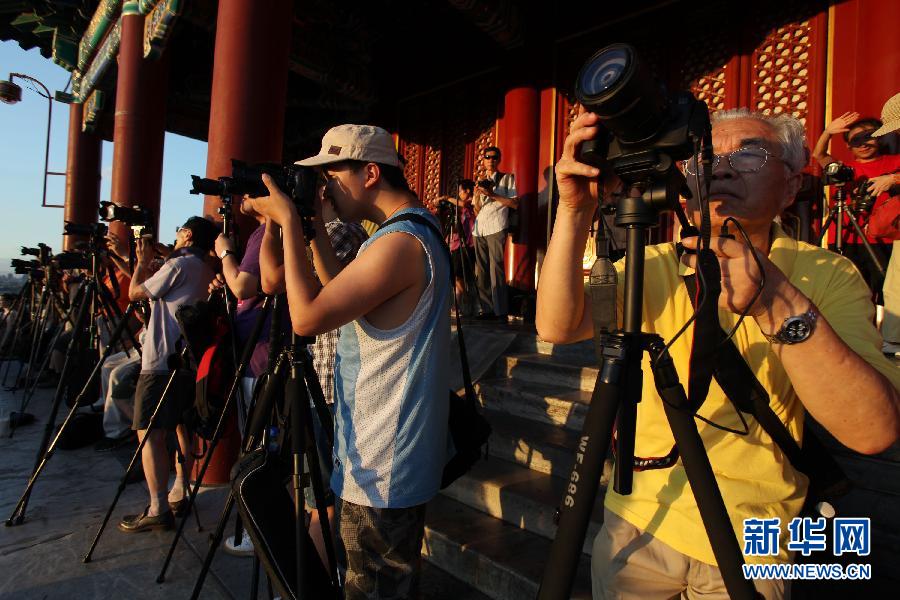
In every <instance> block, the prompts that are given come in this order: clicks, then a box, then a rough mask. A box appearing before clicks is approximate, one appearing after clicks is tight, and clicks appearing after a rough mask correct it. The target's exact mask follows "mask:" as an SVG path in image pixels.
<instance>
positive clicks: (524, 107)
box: [499, 85, 541, 292]
mask: <svg viewBox="0 0 900 600" xmlns="http://www.w3.org/2000/svg"><path fill="white" fill-rule="evenodd" d="M540 114H541V94H540V91H539V90H538V88H537V87H536V86H533V85H520V86H516V87H512V88H510V89H509V90H508V91H507V92H506V94H505V95H504V97H503V121H502V124H501V129H500V144H499V146H500V151H501V153H502V156H501V161H500V170H501V171H508V172H511V173H514V174H515V176H516V192H517V195H518V197H519V208H518V213H519V227H518V231H517V232H516V233H515V234H514V235H512V236H511V237H510V238H509V241H508V243H507V247H506V279H507V282H508V283H509V285H510V286H511V287H513V288H516V289H517V290H520V291H523V292H529V291H533V290H534V266H535V254H536V250H537V239H538V231H537V229H538V227H539V226H540V223H539V220H540V219H539V215H538V197H537V196H538V175H539V173H538V152H539V149H540Z"/></svg>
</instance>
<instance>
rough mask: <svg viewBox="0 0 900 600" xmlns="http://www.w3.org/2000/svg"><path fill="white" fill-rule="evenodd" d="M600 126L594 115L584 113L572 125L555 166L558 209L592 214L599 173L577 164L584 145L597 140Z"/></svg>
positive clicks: (596, 169)
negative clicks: (588, 211) (587, 211)
mask: <svg viewBox="0 0 900 600" xmlns="http://www.w3.org/2000/svg"><path fill="white" fill-rule="evenodd" d="M599 122H600V118H599V117H598V116H597V115H595V114H593V113H588V112H585V113H582V114H580V115H579V116H578V118H577V119H575V122H574V123H572V130H571V132H569V135H568V136H567V137H566V141H565V143H564V144H563V153H562V157H561V158H560V159H559V162H558V163H556V185H557V188H558V189H559V207H560V208H569V209H571V210H573V211H578V212H581V211H585V210H591V211H593V210H594V208H595V207H596V206H597V198H598V193H599V192H598V187H599V186H598V184H597V177H598V176H599V175H600V169H598V168H596V167H592V166H590V165H587V164H585V163H582V162H579V161H578V159H577V156H578V149H579V148H580V147H581V144H582V143H583V142H586V141H587V140H592V139H594V138H595V137H597V132H598V128H597V124H598V123H599Z"/></svg>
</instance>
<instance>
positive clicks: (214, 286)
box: [209, 273, 225, 294]
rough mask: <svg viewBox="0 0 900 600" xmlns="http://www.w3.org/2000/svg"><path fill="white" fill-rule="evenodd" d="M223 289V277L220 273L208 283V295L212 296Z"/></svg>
mask: <svg viewBox="0 0 900 600" xmlns="http://www.w3.org/2000/svg"><path fill="white" fill-rule="evenodd" d="M223 287H225V276H224V275H222V274H221V273H216V276H215V277H214V278H213V280H212V281H210V282H209V293H210V294H214V293H216V292H217V291H219V290H221V289H222V288H223Z"/></svg>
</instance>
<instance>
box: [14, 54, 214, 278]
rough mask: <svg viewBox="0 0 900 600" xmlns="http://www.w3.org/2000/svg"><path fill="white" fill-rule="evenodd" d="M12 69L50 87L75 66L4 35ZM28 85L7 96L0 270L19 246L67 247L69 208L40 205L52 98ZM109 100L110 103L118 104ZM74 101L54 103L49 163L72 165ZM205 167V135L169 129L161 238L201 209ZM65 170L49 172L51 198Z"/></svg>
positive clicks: (104, 190) (58, 85) (105, 175)
mask: <svg viewBox="0 0 900 600" xmlns="http://www.w3.org/2000/svg"><path fill="white" fill-rule="evenodd" d="M9 73H24V74H26V75H30V76H32V77H34V78H36V79H38V80H40V81H41V82H42V83H43V84H44V85H46V86H47V87H48V88H49V89H50V93H51V94H52V93H53V92H54V91H56V90H62V89H63V88H65V86H66V83H67V82H68V80H69V72H68V71H66V70H65V69H63V68H62V67H59V66H57V65H55V64H53V62H52V61H50V60H48V59H45V58H44V57H42V56H41V55H40V53H39V52H38V51H37V49H33V50H30V51H28V52H26V51H24V50H22V49H21V48H20V47H19V45H18V44H17V43H16V42H0V79H8V78H9ZM16 83H18V84H19V85H22V101H21V102H19V103H18V104H13V105H7V104H0V131H2V132H3V138H2V145H0V182H2V188H0V206H2V207H3V209H4V210H3V213H2V214H3V216H4V218H2V219H0V273H6V272H9V271H10V267H9V259H10V258H18V257H19V247H20V246H34V245H36V244H37V243H38V242H45V243H47V244H49V245H50V246H51V247H52V248H53V251H54V252H58V251H59V250H61V248H62V227H63V210H62V209H61V208H42V207H41V186H42V184H43V167H44V143H45V141H46V135H47V101H46V100H45V99H44V98H42V97H40V96H38V95H37V94H36V93H34V92H33V91H31V90H30V89H28V88H27V87H25V85H24V82H22V81H20V80H18V79H17V80H16ZM111 109H112V107H109V108H108V110H111ZM68 124H69V108H68V106H67V105H65V104H60V103H58V102H54V103H53V127H52V130H51V134H50V164H49V170H50V171H59V172H64V171H65V170H66V137H67V134H68ZM112 154H113V153H112V144H111V143H109V142H104V143H103V166H102V170H101V176H102V179H101V185H100V199H101V200H109V188H110V178H111V175H112ZM205 171H206V142H200V141H197V140H192V139H190V138H186V137H182V136H179V135H174V134H170V133H167V134H166V142H165V156H164V159H163V182H162V203H161V208H160V226H159V228H160V235H159V237H160V241H163V242H166V243H172V242H173V241H174V239H175V228H176V227H177V226H178V225H181V224H182V223H184V221H185V220H186V219H187V218H188V217H189V216H191V215H195V214H196V215H199V214H202V209H203V198H202V197H201V196H191V195H190V194H188V190H189V189H190V187H191V178H190V174H191V173H195V174H200V175H202V174H203V173H205ZM64 194H65V178H64V177H54V176H51V177H50V178H49V181H48V184H47V202H48V204H62V203H63V200H64Z"/></svg>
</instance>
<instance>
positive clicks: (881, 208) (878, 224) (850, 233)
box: [828, 154, 900, 244]
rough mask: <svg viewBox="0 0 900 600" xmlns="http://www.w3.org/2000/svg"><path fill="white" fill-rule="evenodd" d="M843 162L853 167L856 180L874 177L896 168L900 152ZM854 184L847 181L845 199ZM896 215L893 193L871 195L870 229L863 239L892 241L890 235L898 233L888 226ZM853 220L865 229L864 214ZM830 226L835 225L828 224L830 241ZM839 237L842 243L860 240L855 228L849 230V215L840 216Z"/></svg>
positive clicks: (898, 205)
mask: <svg viewBox="0 0 900 600" xmlns="http://www.w3.org/2000/svg"><path fill="white" fill-rule="evenodd" d="M846 164H847V166H849V167H853V170H854V171H855V172H856V177H857V180H859V179H860V178H863V177H866V178H869V179H871V178H872V177H878V176H879V175H885V174H887V173H893V172H895V171H898V170H900V155H897V154H885V155H883V156H879V157H878V158H876V159H875V160H872V161H869V162H859V161H856V160H850V161H847V163H846ZM855 185H856V184H855V183H852V184H849V183H848V184H847V195H848V198H847V200H848V201H850V200H852V199H851V198H849V194H850V189H851V187H855ZM898 215H900V202H898V199H897V197H896V196H894V197H893V198H892V197H891V196H888V194H887V192H884V193H882V194H879V196H878V198H876V199H875V205H874V206H873V208H872V213H871V214H870V215H868V217H869V218H868V222H869V224H870V225H869V229H871V232H870V231H868V230H867V231H866V239H867V240H868V241H869V243H871V244H889V243H891V242H892V241H894V238H895V237H898V234H897V232H893V233H892V232H891V230H892V229H893V228H892V227H890V223H891V222H892V221H893V220H894V218H896V217H897V216H898ZM857 220H858V222H859V225H860V227H863V228H864V229H865V224H866V218H865V215H861V216H860V217H859V218H858V219H857ZM834 230H835V227H834V225H832V226H831V230H830V231H829V232H828V241H829V243H832V244H833V243H834V237H835V232H834ZM873 234H875V235H873ZM843 239H844V244H861V243H862V241H861V240H860V239H859V236H858V235H856V231H854V230H853V226H852V225H850V219H849V217H847V216H845V217H844V232H843Z"/></svg>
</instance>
